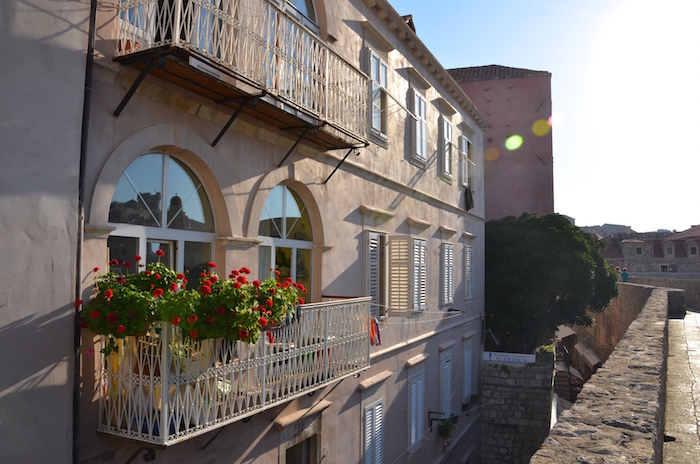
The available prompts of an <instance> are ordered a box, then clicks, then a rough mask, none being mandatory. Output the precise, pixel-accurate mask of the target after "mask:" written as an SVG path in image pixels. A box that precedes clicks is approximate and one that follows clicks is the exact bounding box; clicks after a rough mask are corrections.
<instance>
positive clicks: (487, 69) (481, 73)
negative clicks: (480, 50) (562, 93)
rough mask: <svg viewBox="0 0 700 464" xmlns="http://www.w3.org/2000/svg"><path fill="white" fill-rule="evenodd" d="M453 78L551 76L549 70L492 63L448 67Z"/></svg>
mask: <svg viewBox="0 0 700 464" xmlns="http://www.w3.org/2000/svg"><path fill="white" fill-rule="evenodd" d="M447 72H449V73H450V75H451V76H452V78H453V79H454V80H455V81H456V82H457V83H460V82H478V81H490V80H495V79H516V78H520V77H532V76H551V73H549V72H547V71H532V70H530V69H522V68H509V67H508V66H500V65H497V64H491V65H488V66H472V67H468V68H454V69H448V70H447Z"/></svg>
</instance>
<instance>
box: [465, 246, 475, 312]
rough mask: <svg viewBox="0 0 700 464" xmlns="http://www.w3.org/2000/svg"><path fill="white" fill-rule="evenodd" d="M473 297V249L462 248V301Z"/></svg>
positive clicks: (470, 247) (471, 247)
mask: <svg viewBox="0 0 700 464" xmlns="http://www.w3.org/2000/svg"><path fill="white" fill-rule="evenodd" d="M473 297H474V247H473V246H466V247H464V299H465V300H468V299H470V298H473Z"/></svg>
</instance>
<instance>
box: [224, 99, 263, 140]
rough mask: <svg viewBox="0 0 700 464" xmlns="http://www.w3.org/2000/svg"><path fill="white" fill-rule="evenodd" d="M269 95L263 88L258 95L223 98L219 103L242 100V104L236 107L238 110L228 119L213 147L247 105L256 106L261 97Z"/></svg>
mask: <svg viewBox="0 0 700 464" xmlns="http://www.w3.org/2000/svg"><path fill="white" fill-rule="evenodd" d="M265 95H267V91H265V90H263V91H262V93H260V94H258V95H248V96H245V97H240V98H229V99H226V100H221V101H219V102H218V103H228V102H231V101H240V102H241V104H240V105H239V106H238V108H236V111H235V112H234V113H233V115H231V118H230V119H229V120H228V122H227V123H226V125H225V126H224V127H223V129H221V132H219V135H217V136H216V139H214V141H213V142H212V143H211V146H212V147H215V146H216V144H217V143H219V140H221V137H223V136H224V134H225V133H226V131H227V130H228V129H229V127H231V124H233V121H235V120H236V118H237V117H238V116H239V115H240V114H241V111H243V108H245V107H246V106H249V107H250V108H255V105H256V104H257V103H258V100H259V99H261V98H262V97H264V96H265Z"/></svg>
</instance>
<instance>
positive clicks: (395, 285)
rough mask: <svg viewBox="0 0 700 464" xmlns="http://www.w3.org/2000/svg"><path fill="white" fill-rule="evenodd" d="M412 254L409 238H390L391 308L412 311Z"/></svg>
mask: <svg viewBox="0 0 700 464" xmlns="http://www.w3.org/2000/svg"><path fill="white" fill-rule="evenodd" d="M410 257H411V255H410V252H409V239H408V237H398V236H397V237H390V238H389V308H390V309H391V310H392V311H408V310H410V305H409V295H410V291H411V288H410V287H411V285H410V279H409V272H410V265H411V262H410Z"/></svg>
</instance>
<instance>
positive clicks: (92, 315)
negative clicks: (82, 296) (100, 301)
mask: <svg viewBox="0 0 700 464" xmlns="http://www.w3.org/2000/svg"><path fill="white" fill-rule="evenodd" d="M101 314H102V313H100V312H99V311H98V310H94V311H92V312H91V313H90V319H92V320H93V321H94V320H95V319H99V318H100V315H101Z"/></svg>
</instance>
